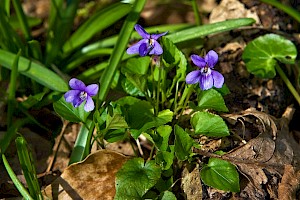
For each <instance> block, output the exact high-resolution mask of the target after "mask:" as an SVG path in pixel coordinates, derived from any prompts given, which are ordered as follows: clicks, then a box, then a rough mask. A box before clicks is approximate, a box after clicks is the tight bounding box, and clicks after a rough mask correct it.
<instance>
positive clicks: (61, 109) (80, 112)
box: [53, 97, 90, 122]
mask: <svg viewBox="0 0 300 200" xmlns="http://www.w3.org/2000/svg"><path fill="white" fill-rule="evenodd" d="M53 108H54V110H55V112H56V113H57V114H58V115H59V116H61V117H62V118H64V119H66V120H69V121H70V122H85V121H86V119H87V117H88V116H89V114H90V113H89V112H86V111H85V110H84V103H82V104H81V105H80V106H79V107H77V108H74V107H73V105H72V104H71V103H68V102H66V101H65V98H64V97H61V98H60V99H59V100H58V101H56V102H54V103H53Z"/></svg>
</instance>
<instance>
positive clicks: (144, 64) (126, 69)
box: [121, 56, 151, 75]
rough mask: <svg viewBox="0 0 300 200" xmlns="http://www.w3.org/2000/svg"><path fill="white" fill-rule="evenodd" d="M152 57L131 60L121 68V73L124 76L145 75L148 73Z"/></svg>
mask: <svg viewBox="0 0 300 200" xmlns="http://www.w3.org/2000/svg"><path fill="white" fill-rule="evenodd" d="M150 61H151V59H150V57H149V56H145V57H138V58H130V59H128V61H127V62H126V65H124V66H123V67H122V68H121V72H122V73H123V74H125V73H130V74H139V75H145V74H147V72H148V69H149V65H150Z"/></svg>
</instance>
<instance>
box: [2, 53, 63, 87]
mask: <svg viewBox="0 0 300 200" xmlns="http://www.w3.org/2000/svg"><path fill="white" fill-rule="evenodd" d="M15 57H16V55H15V54H13V53H10V52H8V51H5V50H2V49H0V65H2V66H4V67H6V68H8V69H10V70H11V68H12V65H13V61H14V60H15ZM18 71H19V73H21V74H23V75H25V76H27V77H29V78H31V79H33V80H34V81H36V82H38V83H40V84H41V85H43V86H45V87H47V88H50V89H52V90H54V91H60V92H66V91H67V90H68V89H69V86H68V84H67V83H66V82H65V81H64V80H63V79H62V78H61V77H59V76H58V75H57V74H56V73H54V72H53V71H51V70H49V69H47V68H46V67H44V66H42V65H40V64H38V63H35V62H33V61H31V60H28V59H26V58H24V57H20V59H19V66H18Z"/></svg>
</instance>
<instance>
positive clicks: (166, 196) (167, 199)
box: [161, 191, 177, 200]
mask: <svg viewBox="0 0 300 200" xmlns="http://www.w3.org/2000/svg"><path fill="white" fill-rule="evenodd" d="M161 200H177V198H176V196H175V194H173V193H172V192H170V191H164V193H163V194H162V198H161Z"/></svg>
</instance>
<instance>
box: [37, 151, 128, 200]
mask: <svg viewBox="0 0 300 200" xmlns="http://www.w3.org/2000/svg"><path fill="white" fill-rule="evenodd" d="M127 160H128V158H127V157H125V156H124V155H122V154H120V153H116V152H114V151H109V150H100V151H97V152H96V153H93V154H91V155H89V156H88V157H87V158H86V159H85V160H84V161H82V162H80V163H75V164H72V165H70V166H69V167H68V168H66V169H65V170H64V172H63V173H62V175H61V176H60V177H59V178H58V179H56V180H55V181H54V182H53V183H52V184H51V185H48V186H47V187H46V188H45V190H44V191H43V195H44V197H45V199H64V200H65V199H103V200H109V199H113V198H114V196H115V175H116V173H117V172H118V170H119V169H120V168H121V167H122V165H123V164H124V162H125V161H127Z"/></svg>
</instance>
